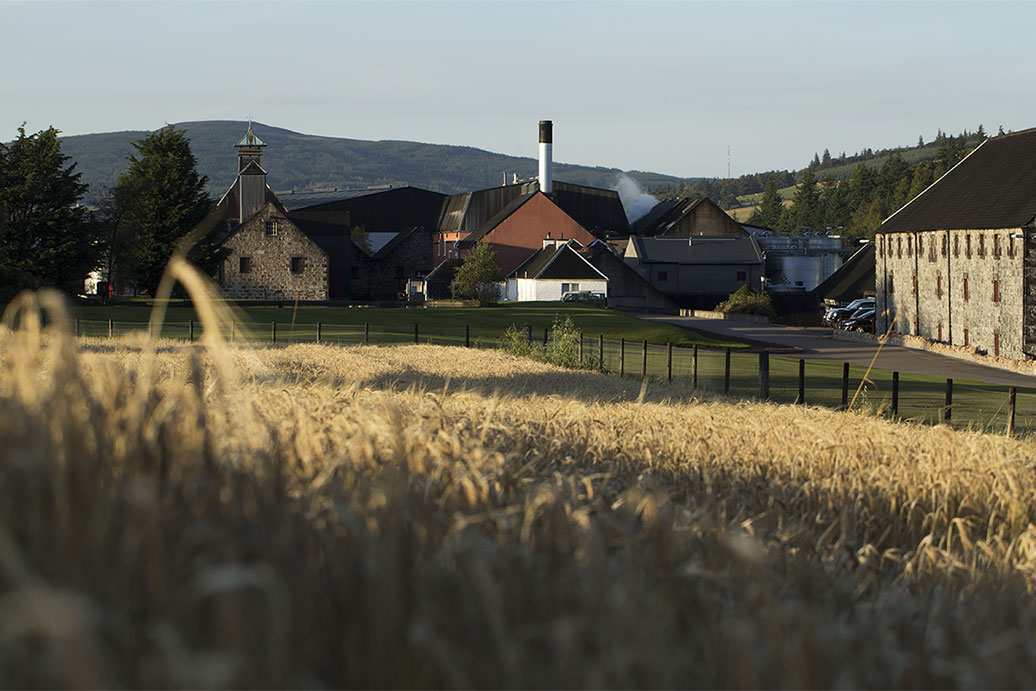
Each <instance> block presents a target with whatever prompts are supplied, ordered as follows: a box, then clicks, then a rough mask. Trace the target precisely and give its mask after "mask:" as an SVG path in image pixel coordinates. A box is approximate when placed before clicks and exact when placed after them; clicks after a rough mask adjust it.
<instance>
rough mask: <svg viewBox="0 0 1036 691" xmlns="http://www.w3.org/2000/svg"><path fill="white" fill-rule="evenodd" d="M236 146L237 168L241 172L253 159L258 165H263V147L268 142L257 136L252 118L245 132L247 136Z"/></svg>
mask: <svg viewBox="0 0 1036 691" xmlns="http://www.w3.org/2000/svg"><path fill="white" fill-rule="evenodd" d="M234 146H236V147H237V169H238V171H239V172H240V171H242V170H244V169H245V168H246V167H248V164H249V163H251V162H252V161H255V163H256V164H257V165H259V166H260V167H262V164H263V147H265V146H266V143H265V142H263V140H262V139H260V138H259V137H257V136H255V132H253V131H252V121H251V119H249V121H248V131H247V132H245V136H243V137H241V140H240V141H238V143H237V144H235V145H234Z"/></svg>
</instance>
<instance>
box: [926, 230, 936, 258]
mask: <svg viewBox="0 0 1036 691" xmlns="http://www.w3.org/2000/svg"><path fill="white" fill-rule="evenodd" d="M928 261H930V262H934V261H935V236H934V235H933V236H932V237H931V238H929V239H928Z"/></svg>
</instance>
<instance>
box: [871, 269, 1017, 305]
mask: <svg viewBox="0 0 1036 691" xmlns="http://www.w3.org/2000/svg"><path fill="white" fill-rule="evenodd" d="M893 273H894V272H892V271H889V272H888V280H887V281H886V286H887V288H888V291H889V292H890V293H891V292H894V291H895V283H894V281H893V278H894V276H893ZM911 282H912V284H913V293H914V297H917V274H913V276H912V277H911ZM942 292H943V291H942V274H939V275H937V276H936V277H935V297H937V298H939V299H940V300H941V299H942ZM961 293H962V294H963V296H964V299H965V300H970V299H971V282H970V281H969V280H968V277H967V276H964V277H963V278H962V279H961ZM993 302H994V303H999V302H1000V280H999V279H996V278H994V279H993Z"/></svg>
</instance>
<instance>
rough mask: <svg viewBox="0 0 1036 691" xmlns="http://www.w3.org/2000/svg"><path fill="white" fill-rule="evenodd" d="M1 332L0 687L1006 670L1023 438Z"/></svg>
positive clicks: (553, 382)
mask: <svg viewBox="0 0 1036 691" xmlns="http://www.w3.org/2000/svg"><path fill="white" fill-rule="evenodd" d="M27 326H28V327H29V328H28V330H23V331H18V332H15V333H10V332H4V333H3V334H0V433H2V439H3V445H2V449H0V680H3V681H2V683H3V685H4V686H16V687H20V686H59V687H63V686H87V687H98V686H131V687H140V686H143V687H227V686H234V687H237V686H272V687H299V686H304V687H313V686H333V687H387V686H393V687H444V686H446V687H470V686H477V687H500V686H507V687H616V686H621V687H644V686H648V687H663V686H665V687H668V686H687V687H744V686H792V687H833V686H851V687H873V686H879V687H883V686H895V687H976V686H996V687H1015V686H1032V685H1034V684H1036V637H1034V624H1036V616H1034V615H1036V606H1034V604H1033V601H1032V591H1033V586H1034V584H1036V573H1034V565H1036V561H1034V559H1036V529H1034V528H1033V520H1034V512H1036V472H1034V468H1033V464H1032V462H1031V459H1032V458H1033V455H1034V451H1036V446H1033V444H1032V443H1026V442H1020V441H1012V440H1006V439H1003V438H1000V437H992V436H984V435H980V434H977V433H967V432H955V431H952V430H949V429H946V428H942V427H936V428H919V427H915V426H898V425H894V424H889V423H886V422H883V421H880V420H876V419H873V418H868V417H865V416H860V415H855V414H841V413H836V412H832V411H829V410H823V409H803V408H801V407H792V406H783V407H782V406H776V405H767V404H759V403H737V404H735V403H731V402H728V401H724V400H722V399H718V398H717V399H708V398H705V399H702V398H688V397H687V393H686V391H683V390H682V389H680V388H677V387H673V388H671V389H670V388H669V387H667V386H666V385H665V384H662V383H652V384H649V385H648V386H646V387H643V388H642V387H641V386H640V385H639V384H637V383H633V382H632V381H630V380H620V379H618V378H614V377H602V376H598V375H595V374H590V373H581V372H572V371H564V370H559V369H557V368H554V367H551V366H548V365H544V364H540V363H536V362H532V361H526V360H520V359H516V358H513V357H509V356H507V355H504V354H501V353H499V352H483V351H468V350H462V349H457V348H443V347H434V346H408V347H394V348H391V347H370V348H362V347H356V348H336V347H328V346H319V345H295V346H288V347H268V348H230V349H226V348H225V347H224V346H221V345H220V344H218V343H213V344H210V345H209V347H208V348H203V347H201V346H195V347H189V346H183V345H177V344H173V343H162V344H159V347H158V349H157V352H153V351H152V348H151V346H149V345H148V344H147V342H143V341H142V342H138V343H134V342H114V341H100V340H98V341H88V342H86V343H85V344H81V347H80V349H79V350H78V351H77V350H76V348H77V347H79V346H77V345H76V344H74V343H73V342H72V341H71V340H70V339H68V338H66V337H64V336H62V335H60V334H59V333H54V334H48V333H44V334H43V335H40V334H39V332H38V330H36V329H34V328H32V327H33V325H32V324H31V323H29V324H27ZM215 354H220V355H221V356H222V359H219V360H218V359H216V358H215V356H214V355H215Z"/></svg>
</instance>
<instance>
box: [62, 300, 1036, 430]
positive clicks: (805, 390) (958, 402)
mask: <svg viewBox="0 0 1036 691" xmlns="http://www.w3.org/2000/svg"><path fill="white" fill-rule="evenodd" d="M149 329H150V327H149V325H148V323H146V322H130V321H116V320H108V321H103V320H85V319H76V321H75V332H76V335H77V336H85V337H102V338H103V337H114V338H117V337H120V336H124V335H126V334H129V333H140V332H146V331H149ZM221 331H222V335H223V337H224V338H225V339H226V340H228V341H230V342H234V343H264V342H265V343H314V342H316V343H328V344H336V345H399V344H407V343H422V344H433V345H449V346H465V347H470V348H500V347H502V345H503V342H504V338H503V336H504V334H503V333H502V332H501V331H500V330H499V329H493V328H479V327H477V326H471V325H464V326H455V327H448V326H437V327H436V328H435V329H434V330H430V329H428V328H427V327H424V328H422V326H421V325H420V324H418V323H414V324H400V325H394V326H385V325H372V324H323V323H320V322H317V323H316V324H284V323H278V322H270V324H269V325H261V324H254V323H253V324H247V325H241V324H238V323H230V324H225V325H222V326H221ZM525 334H526V338H527V339H528V340H529V341H533V340H535V341H536V342H538V343H543V344H547V343H549V342H550V341H551V340H552V338H553V334H552V333H551V332H550V331H549V330H544V331H543V332H542V334H540V333H535V334H534V333H533V331H532V329H531V328H530V327H526V328H525ZM151 335H152V336H155V337H161V338H170V339H181V340H184V341H194V340H197V339H200V338H201V336H202V335H203V326H202V324H201V323H200V322H193V321H188V322H165V323H163V324H162V327H161V333H159V334H151ZM580 339H581V343H580V346H579V353H580V361H581V362H583V363H587V364H588V363H590V362H593V363H594V366H595V367H596V368H597V369H598V370H599V371H602V372H605V373H608V374H613V375H619V376H633V377H649V378H653V379H661V380H665V381H669V382H673V383H675V384H676V385H684V386H687V387H689V388H690V389H694V390H701V391H707V392H712V393H724V394H728V395H730V396H733V397H738V398H760V399H766V400H771V401H775V402H780V403H805V404H808V405H817V406H826V407H831V408H846V407H848V406H849V405H850V404H851V405H852V408H853V409H854V410H865V411H869V412H872V413H874V414H876V415H882V416H885V417H889V418H895V419H900V420H910V421H914V422H920V423H925V424H937V423H944V424H951V425H953V426H955V427H963V428H973V429H978V430H982V431H987V432H1007V433H1008V434H1030V433H1032V432H1034V431H1036V390H1033V389H1020V390H1019V389H1017V388H1015V387H1003V386H998V385H993V384H983V383H978V382H967V383H963V382H954V381H953V380H952V379H939V378H936V377H927V376H923V375H915V374H908V373H904V374H901V373H899V372H888V371H885V370H876V369H875V370H871V371H870V373H869V374H866V373H867V368H866V367H863V366H858V365H851V364H849V363H838V362H830V361H826V360H807V359H803V358H795V357H788V356H782V355H776V354H773V353H770V352H766V351H755V350H753V351H747V350H738V349H730V348H714V347H708V346H692V347H687V346H673V345H671V344H670V345H659V344H650V343H647V342H646V341H627V340H624V339H621V338H620V339H617V340H616V339H609V338H605V337H604V335H603V334H600V335H597V336H596V337H595V336H588V335H582V334H581V335H580ZM865 374H866V379H865Z"/></svg>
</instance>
